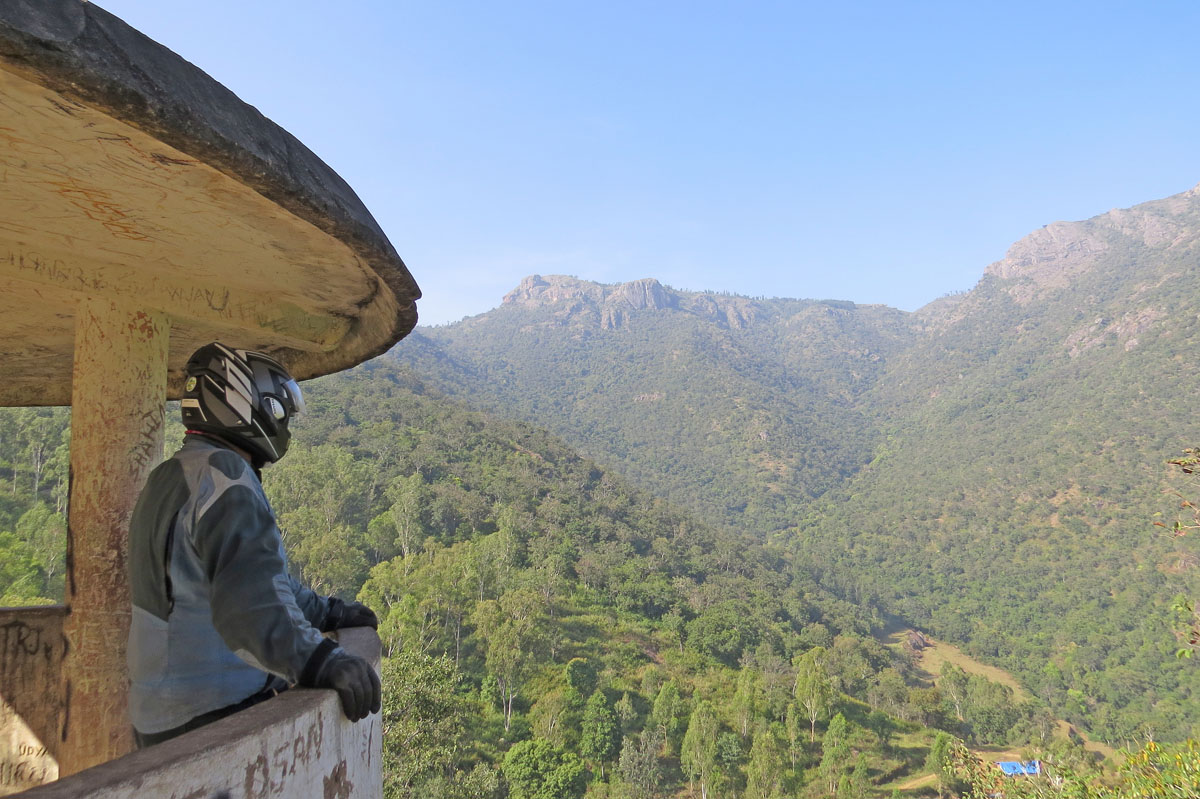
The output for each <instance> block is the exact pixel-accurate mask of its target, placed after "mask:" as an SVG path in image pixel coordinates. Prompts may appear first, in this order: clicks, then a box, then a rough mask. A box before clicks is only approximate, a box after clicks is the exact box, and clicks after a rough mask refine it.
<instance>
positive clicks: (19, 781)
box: [0, 750, 58, 793]
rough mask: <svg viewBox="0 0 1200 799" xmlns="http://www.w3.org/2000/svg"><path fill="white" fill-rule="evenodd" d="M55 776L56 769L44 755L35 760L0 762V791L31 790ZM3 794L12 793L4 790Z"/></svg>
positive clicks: (56, 773) (56, 774)
mask: <svg viewBox="0 0 1200 799" xmlns="http://www.w3.org/2000/svg"><path fill="white" fill-rule="evenodd" d="M43 751H44V750H43ZM57 776H58V767H57V766H55V765H54V764H53V762H47V761H46V758H45V756H44V755H43V756H42V757H41V758H37V759H26V758H22V759H20V760H7V759H5V760H0V789H8V788H32V787H34V786H35V785H43V784H45V783H47V782H50V781H51V780H53V779H54V778H55V777H57ZM4 793H12V791H9V790H4Z"/></svg>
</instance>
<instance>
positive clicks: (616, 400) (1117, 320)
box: [393, 191, 1200, 742]
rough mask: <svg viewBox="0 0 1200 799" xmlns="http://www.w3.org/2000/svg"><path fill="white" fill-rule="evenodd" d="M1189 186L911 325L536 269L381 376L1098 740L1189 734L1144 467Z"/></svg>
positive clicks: (1171, 556)
mask: <svg viewBox="0 0 1200 799" xmlns="http://www.w3.org/2000/svg"><path fill="white" fill-rule="evenodd" d="M1198 254H1200V193H1198V192H1196V191H1191V192H1187V193H1185V194H1183V195H1179V196H1176V197H1172V198H1168V199H1166V200H1161V201H1156V202H1153V203H1147V204H1145V205H1142V206H1138V207H1137V208H1134V209H1129V210H1126V211H1112V212H1109V213H1108V214H1105V215H1103V216H1101V217H1097V218H1096V219H1093V220H1089V221H1087V222H1081V223H1055V224H1053V225H1050V226H1048V227H1046V228H1044V229H1043V230H1040V231H1038V232H1036V233H1034V234H1032V235H1031V236H1030V237H1028V238H1027V239H1025V240H1023V241H1021V242H1018V244H1016V245H1014V247H1013V249H1012V251H1011V252H1010V253H1009V256H1008V257H1007V258H1006V259H1004V260H1003V261H1000V262H998V263H997V264H994V265H992V266H991V267H989V268H988V270H987V272H986V273H985V275H984V276H983V278H982V279H981V280H980V282H979V284H978V285H977V286H976V287H975V288H974V289H973V290H972V291H970V292H967V293H964V294H960V295H955V296H950V297H946V298H943V299H941V300H939V301H937V302H934V303H931V304H930V305H929V306H928V307H926V308H924V309H921V310H920V311H918V312H916V313H912V314H906V313H903V312H900V311H895V310H893V309H887V308H882V307H879V306H856V305H854V304H853V303H845V302H829V301H811V300H772V299H761V298H748V297H737V296H732V295H720V294H703V293H696V292H685V291H676V290H673V289H670V288H668V287H665V286H659V285H658V284H656V283H654V282H653V281H639V282H638V283H637V284H626V285H624V286H600V285H598V284H593V283H587V282H586V281H579V280H575V279H572V278H563V277H545V278H542V277H533V278H529V279H527V280H526V281H525V282H523V283H522V285H521V286H520V287H518V289H516V290H514V291H513V292H512V293H511V294H510V295H509V296H508V297H507V298H506V301H505V303H504V304H503V305H502V306H501V307H500V308H497V309H496V310H494V311H491V312H489V313H487V314H483V315H480V316H477V317H473V318H470V319H466V320H464V321H462V322H460V323H457V324H453V325H448V326H442V327H436V328H419V329H418V332H417V333H416V334H414V336H413V337H412V338H411V339H410V340H409V341H407V342H405V343H404V345H403V346H401V347H399V348H397V349H396V350H395V351H394V352H393V357H395V358H397V359H399V360H400V361H402V362H404V363H407V364H411V365H413V366H414V368H417V369H418V370H420V371H421V373H422V374H425V375H428V376H429V380H430V382H431V383H433V384H435V385H437V386H438V387H439V388H440V389H442V390H444V391H446V392H449V393H452V394H454V395H456V396H461V397H464V398H469V399H470V401H471V402H472V403H474V404H477V405H481V406H483V407H487V408H490V409H492V410H494V411H496V412H498V413H502V414H505V415H515V416H518V417H520V418H524V419H527V420H530V421H533V422H536V423H537V424H540V425H544V426H546V427H548V428H549V429H551V430H553V431H554V432H556V433H558V434H559V435H561V436H563V437H564V438H565V439H566V440H567V441H569V442H570V443H571V444H572V445H574V446H577V447H579V448H580V449H581V450H582V451H584V452H585V453H587V454H588V456H589V457H592V458H594V459H595V460H596V461H597V462H599V463H602V464H604V465H605V466H606V467H609V468H613V469H617V470H620V471H622V472H624V473H626V474H628V475H630V476H631V477H633V478H634V479H635V480H636V481H637V483H638V484H639V485H640V486H644V487H645V488H647V489H648V490H651V491H653V492H654V493H656V494H657V495H659V496H662V497H665V498H668V499H670V500H671V501H673V502H675V503H676V504H678V505H680V506H682V507H685V508H688V509H690V510H692V511H693V512H696V513H699V514H701V515H703V516H704V517H705V518H707V519H710V520H712V521H713V522H714V523H721V522H722V521H723V522H724V523H725V524H728V525H731V526H735V527H737V528H739V529H742V530H744V531H749V532H752V533H754V534H756V535H757V536H758V537H760V539H762V540H766V541H772V542H775V543H776V544H778V545H780V546H782V547H785V548H786V549H788V550H789V551H790V553H791V555H792V557H793V559H794V562H795V563H803V564H804V567H805V568H806V569H808V570H810V571H811V572H812V573H814V574H815V575H816V576H817V579H818V581H819V582H820V583H821V585H822V586H824V587H825V588H828V589H830V590H833V591H834V592H836V593H837V594H838V595H839V596H841V597H842V598H844V599H848V600H850V601H852V602H856V603H857V602H863V603H866V604H872V605H878V606H880V607H882V608H885V609H886V610H888V611H889V612H893V613H896V614H898V615H901V616H903V617H904V618H906V619H907V620H909V621H910V622H911V623H913V624H915V625H918V626H920V627H922V628H923V629H926V630H929V631H931V632H932V633H934V634H936V635H938V636H941V637H944V638H947V639H950V640H953V641H957V642H959V643H962V644H964V645H965V646H966V647H967V648H968V650H969V651H970V652H972V653H973V654H975V655H977V656H980V657H984V658H987V659H989V660H991V661H993V662H996V663H999V664H1001V665H1003V666H1005V667H1006V668H1008V669H1009V670H1011V671H1013V672H1014V673H1016V674H1017V675H1018V676H1019V677H1020V678H1021V680H1022V682H1023V683H1024V684H1025V685H1026V686H1027V687H1029V688H1030V689H1031V690H1033V691H1034V692H1035V693H1037V694H1038V695H1039V696H1041V697H1042V698H1043V699H1044V700H1045V701H1046V702H1049V703H1050V704H1051V706H1052V707H1054V708H1055V710H1056V712H1058V713H1060V714H1062V715H1064V716H1066V717H1067V718H1068V719H1070V720H1071V721H1073V722H1074V723H1078V724H1081V725H1083V726H1085V727H1087V728H1089V729H1091V730H1093V731H1094V732H1096V733H1097V734H1099V735H1100V736H1102V737H1104V738H1106V739H1108V740H1110V741H1112V742H1121V741H1125V740H1133V739H1136V738H1138V737H1140V736H1142V735H1145V734H1147V733H1152V734H1154V735H1156V736H1159V737H1165V738H1169V739H1178V738H1179V737H1182V736H1184V735H1187V734H1189V733H1192V732H1193V731H1194V730H1195V725H1196V723H1197V719H1196V717H1195V714H1194V713H1192V712H1190V710H1189V708H1190V706H1191V703H1192V702H1194V699H1195V696H1196V695H1197V692H1198V690H1200V675H1198V673H1197V670H1196V668H1195V667H1194V665H1192V664H1190V663H1181V662H1179V661H1178V660H1177V659H1176V658H1175V657H1174V651H1175V649H1176V648H1177V645H1176V642H1175V640H1174V638H1173V636H1172V623H1173V622H1172V618H1171V617H1172V614H1173V611H1172V607H1173V606H1175V605H1177V602H1176V598H1177V597H1179V596H1191V595H1194V594H1195V593H1196V592H1197V581H1198V574H1200V571H1198V567H1197V559H1196V557H1195V554H1194V550H1193V549H1191V548H1190V541H1191V539H1190V538H1188V537H1173V536H1170V535H1167V534H1165V533H1164V532H1163V531H1162V530H1160V529H1156V528H1154V527H1153V526H1152V523H1153V521H1154V520H1155V519H1156V518H1158V517H1157V515H1156V514H1162V513H1167V514H1169V513H1171V512H1173V509H1172V507H1171V506H1172V501H1171V500H1170V499H1168V498H1165V497H1164V493H1163V492H1164V490H1169V489H1170V488H1171V475H1170V473H1169V471H1168V469H1167V467H1166V463H1165V462H1166V461H1167V460H1168V459H1169V458H1171V457H1173V456H1175V455H1177V454H1178V453H1179V452H1180V451H1181V450H1182V449H1184V448H1185V447H1188V446H1191V445H1193V444H1194V443H1195V442H1196V441H1197V440H1200V421H1198V420H1197V418H1196V416H1195V414H1194V413H1192V406H1193V402H1192V400H1191V397H1192V395H1193V394H1194V392H1195V388H1196V386H1197V385H1200V362H1198V361H1197V359H1196V358H1195V357H1194V354H1195V352H1197V351H1198V349H1200V321H1198V320H1200V307H1198V306H1197V299H1196V298H1197V297H1200V282H1198V281H1200V269H1197V258H1198V257H1200V255H1198Z"/></svg>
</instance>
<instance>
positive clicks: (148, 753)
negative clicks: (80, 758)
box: [20, 628, 383, 799]
mask: <svg viewBox="0 0 1200 799" xmlns="http://www.w3.org/2000/svg"><path fill="white" fill-rule="evenodd" d="M339 640H340V642H341V644H342V646H344V647H345V648H346V649H347V650H349V651H351V652H354V653H355V654H357V655H360V656H362V657H365V658H366V659H367V660H368V661H369V662H371V663H372V664H373V665H374V666H375V668H376V669H377V670H378V668H379V655H380V645H379V637H378V636H377V635H375V631H374V630H370V629H367V628H362V629H354V630H342V631H341V632H340V633H339ZM382 733H383V730H382V724H381V719H380V716H379V714H378V713H377V714H375V715H373V716H370V717H368V718H366V719H364V720H363V721H360V722H358V723H352V722H350V721H348V720H347V719H346V716H345V715H344V714H343V713H342V706H341V702H340V701H339V700H338V697H337V694H336V693H334V692H333V691H330V690H306V689H303V688H298V689H294V690H291V691H287V692H285V693H283V694H281V695H279V696H277V697H275V698H274V699H271V700H270V701H267V702H263V703H262V704H260V705H255V706H254V707H252V708H250V709H248V710H244V711H242V712H241V713H238V714H236V715H233V716H230V717H229V718H226V719H222V720H221V721H217V722H214V723H213V724H210V725H208V726H207V727H203V728H201V729H199V730H196V731H194V732H190V733H187V734H186V735H181V736H180V737H178V738H176V739H174V740H171V741H167V742H166V743H162V744H159V745H158V746H153V747H150V748H149V749H143V750H141V751H138V752H133V753H132V754H129V755H126V756H124V757H122V758H119V759H117V760H112V761H109V762H108V763H105V764H103V765H100V766H96V767H94V768H91V769H88V770H87V771H83V772H80V773H78V774H75V775H73V776H71V777H66V778H64V779H62V780H59V781H58V782H55V783H52V784H49V785H44V786H42V787H40V788H34V789H32V790H29V791H26V792H25V793H22V794H20V796H22V797H29V799H135V798H138V799H140V798H142V797H162V799H215V797H225V798H226V799H268V797H289V798H290V797H297V798H298V799H302V798H303V797H317V798H318V799H351V797H353V799H376V798H377V797H379V796H381V794H382V786H383V777H382V774H383V771H382V760H383V754H382V753H383V749H382V744H383V734H382Z"/></svg>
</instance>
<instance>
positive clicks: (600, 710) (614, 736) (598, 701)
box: [579, 691, 621, 779]
mask: <svg viewBox="0 0 1200 799" xmlns="http://www.w3.org/2000/svg"><path fill="white" fill-rule="evenodd" d="M620 751H621V727H620V725H619V724H617V717H616V715H615V714H614V713H613V709H612V705H611V704H610V703H609V701H608V697H607V696H605V694H604V691H596V692H595V693H593V694H592V696H591V698H590V699H588V702H587V707H585V708H584V710H583V728H582V730H581V737H580V740H579V753H580V754H581V755H583V756H584V757H585V758H587V759H588V760H592V761H595V762H596V763H598V764H599V765H600V779H604V764H605V762H607V761H609V760H612V759H613V758H615V757H616V756H617V754H618V753H619V752H620Z"/></svg>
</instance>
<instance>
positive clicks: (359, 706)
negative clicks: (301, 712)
mask: <svg viewBox="0 0 1200 799" xmlns="http://www.w3.org/2000/svg"><path fill="white" fill-rule="evenodd" d="M314 687H316V688H332V689H333V690H335V691H337V692H338V697H339V698H340V699H341V700H342V710H343V711H344V712H345V714H346V718H348V719H350V720H351V721H361V720H362V719H365V718H366V717H367V716H369V715H371V714H372V713H378V712H379V707H380V702H381V700H382V689H381V687H380V685H379V675H377V674H376V673H375V669H373V668H371V664H369V663H367V661H365V660H363V659H362V658H360V657H359V656H358V655H351V654H350V653H349V652H347V651H346V650H344V649H335V650H334V651H333V652H332V653H330V655H329V657H327V658H326V659H325V664H324V665H323V666H322V667H321V672H320V674H319V675H318V676H317V679H316V682H315V684H314Z"/></svg>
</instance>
